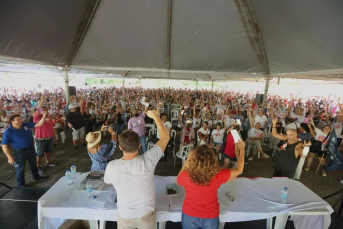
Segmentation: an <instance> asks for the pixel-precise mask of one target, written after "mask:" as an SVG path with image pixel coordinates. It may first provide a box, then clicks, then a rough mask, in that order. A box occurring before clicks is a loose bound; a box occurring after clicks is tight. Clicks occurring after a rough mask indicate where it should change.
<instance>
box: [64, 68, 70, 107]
mask: <svg viewBox="0 0 343 229" xmlns="http://www.w3.org/2000/svg"><path fill="white" fill-rule="evenodd" d="M64 87H65V97H66V104H67V106H68V104H69V75H68V68H67V67H65V69H64Z"/></svg>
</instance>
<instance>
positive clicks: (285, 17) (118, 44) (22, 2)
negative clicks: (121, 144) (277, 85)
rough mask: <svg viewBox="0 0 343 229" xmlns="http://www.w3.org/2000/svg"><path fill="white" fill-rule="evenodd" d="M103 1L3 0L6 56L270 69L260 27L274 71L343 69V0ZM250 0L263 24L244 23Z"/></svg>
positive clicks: (151, 70)
mask: <svg viewBox="0 0 343 229" xmlns="http://www.w3.org/2000/svg"><path fill="white" fill-rule="evenodd" d="M96 2H98V1H95V0H84V1H80V0H59V1H56V0H2V1H1V2H0V19H1V20H0V31H1V36H0V62H1V59H2V57H12V58H21V61H22V62H25V61H27V60H30V61H40V62H43V63H44V64H47V65H54V66H64V65H71V67H72V68H73V69H81V70H84V71H85V72H94V73H99V74H125V73H128V72H129V75H130V76H131V77H142V78H170V79H197V80H212V79H214V80H230V79H233V78H242V79H243V78H244V79H248V78H249V79H251V78H254V77H262V76H263V75H264V74H265V70H264V68H263V67H262V64H261V54H259V53H258V52H260V50H258V49H256V44H254V42H256V39H255V38H256V34H255V28H257V29H258V30H259V32H260V35H261V37H262V40H263V43H264V47H265V51H266V56H267V60H268V64H269V69H270V75H271V76H273V77H275V76H276V77H278V76H279V75H280V77H290V78H294V77H297V76H299V78H301V77H303V78H306V77H309V78H311V77H315V76H316V77H319V76H320V77H327V78H333V79H341V78H342V77H341V76H342V74H343V70H342V69H343V61H342V60H343V42H342V41H343V30H342V28H343V14H342V12H343V1H341V0H330V1H322V0H303V1H298V0H273V1H270V0H258V1H257V0H256V1H255V0H251V1H250V0H217V1H212V0H130V1H124V0H100V3H99V5H98V6H97V7H96ZM247 2H250V4H251V6H252V7H251V8H252V12H253V14H254V15H255V19H256V22H257V25H258V26H256V27H255V25H254V24H251V23H250V24H249V23H246V22H247V21H249V20H247V18H245V17H248V16H247V15H249V12H250V11H247V8H246V7H245V6H246V5H247V4H245V3H247ZM169 3H171V6H172V7H171V8H169V7H168V6H169ZM238 5H240V6H241V7H238ZM244 7H245V8H244ZM95 9H96V10H95ZM169 9H171V10H170V11H169ZM93 11H94V12H95V14H94V15H92V12H93ZM169 12H171V20H170V21H169V20H168V14H169ZM89 21H90V23H89V27H86V24H87V22H89ZM169 22H170V23H169ZM168 24H170V25H171V28H170V30H169V28H168ZM168 31H170V37H169V36H168V34H169V32H168ZM82 34H84V36H82ZM168 41H170V46H168V44H169V42H168ZM78 44H80V46H78ZM254 45H255V46H254ZM168 50H170V51H168ZM74 54H75V56H74ZM169 57H170V59H169ZM30 61H28V62H30ZM11 67H14V66H11ZM3 69H5V70H6V68H5V67H3ZM30 69H31V70H33V69H34V68H32V67H30ZM0 71H1V68H0ZM18 71H21V70H18ZM22 71H24V69H23V70H22Z"/></svg>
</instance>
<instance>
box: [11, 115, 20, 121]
mask: <svg viewBox="0 0 343 229" xmlns="http://www.w3.org/2000/svg"><path fill="white" fill-rule="evenodd" d="M17 117H19V118H21V116H20V115H19V114H13V115H11V116H10V123H12V122H13V121H14V119H15V118H17Z"/></svg>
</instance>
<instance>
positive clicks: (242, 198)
mask: <svg viewBox="0 0 343 229" xmlns="http://www.w3.org/2000/svg"><path fill="white" fill-rule="evenodd" d="M235 201H236V202H238V203H239V204H240V205H241V206H242V208H244V209H251V208H255V206H254V205H253V204H252V203H251V202H250V200H249V199H248V198H247V197H246V196H236V198H235Z"/></svg>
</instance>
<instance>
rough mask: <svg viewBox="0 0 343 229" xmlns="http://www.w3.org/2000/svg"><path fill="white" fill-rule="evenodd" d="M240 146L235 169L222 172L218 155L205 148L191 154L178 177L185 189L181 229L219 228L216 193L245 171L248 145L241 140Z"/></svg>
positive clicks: (202, 147)
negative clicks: (245, 152) (245, 151)
mask: <svg viewBox="0 0 343 229" xmlns="http://www.w3.org/2000/svg"><path fill="white" fill-rule="evenodd" d="M237 147H238V148H239V155H237V156H238V163H237V167H236V168H235V169H222V170H220V168H219V164H218V161H217V157H216V155H215V153H214V152H213V150H212V149H211V148H209V147H208V146H206V145H201V146H199V147H197V148H196V149H195V150H193V151H191V152H190V153H189V155H188V158H187V161H186V163H185V164H184V166H183V167H182V169H181V171H180V173H179V175H178V177H177V183H178V184H179V185H180V186H184V187H185V190H186V198H185V200H184V202H183V207H182V220H181V222H182V228H184V229H188V228H218V227H219V203H218V196H217V190H218V188H219V187H220V186H221V185H222V184H223V183H226V182H228V181H232V180H233V179H235V178H236V177H237V176H238V175H240V174H242V172H243V167H244V147H245V143H244V142H243V141H240V142H239V143H237ZM209 226H210V227H209Z"/></svg>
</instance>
